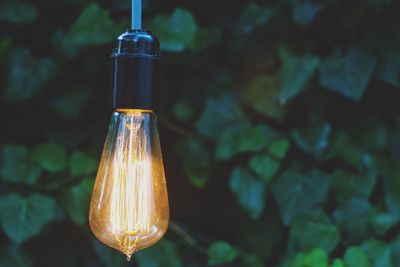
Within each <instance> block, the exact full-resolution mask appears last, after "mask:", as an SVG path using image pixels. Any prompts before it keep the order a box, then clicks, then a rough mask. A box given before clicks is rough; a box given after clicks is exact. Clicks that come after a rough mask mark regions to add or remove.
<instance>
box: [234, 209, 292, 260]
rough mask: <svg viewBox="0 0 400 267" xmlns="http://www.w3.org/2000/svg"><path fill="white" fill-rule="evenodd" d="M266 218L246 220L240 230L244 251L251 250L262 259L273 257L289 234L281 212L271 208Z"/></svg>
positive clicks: (241, 244)
mask: <svg viewBox="0 0 400 267" xmlns="http://www.w3.org/2000/svg"><path fill="white" fill-rule="evenodd" d="M266 218H267V219H266V220H261V219H260V220H256V221H251V222H247V221H246V223H245V224H243V225H242V226H241V231H240V232H239V233H240V237H241V239H240V247H241V248H242V249H243V251H251V253H252V254H254V255H257V256H258V257H259V258H260V259H262V260H267V259H270V257H273V255H274V253H275V251H276V248H277V247H278V246H279V244H280V243H281V241H282V240H283V238H286V234H287V233H286V231H285V230H283V227H282V223H281V221H280V218H279V214H276V212H275V211H272V210H270V211H268V212H267V216H266Z"/></svg>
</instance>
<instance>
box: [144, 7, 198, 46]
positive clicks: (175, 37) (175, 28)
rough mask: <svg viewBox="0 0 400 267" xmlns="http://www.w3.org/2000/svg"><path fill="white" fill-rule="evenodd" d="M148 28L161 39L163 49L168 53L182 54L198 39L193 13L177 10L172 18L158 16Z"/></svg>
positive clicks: (181, 9) (148, 24)
mask: <svg viewBox="0 0 400 267" xmlns="http://www.w3.org/2000/svg"><path fill="white" fill-rule="evenodd" d="M147 27H148V28H149V29H152V31H153V32H154V33H155V34H156V35H157V36H158V37H159V39H160V43H161V49H162V50H165V51H168V52H182V51H183V50H185V49H186V48H187V47H189V46H190V45H191V44H192V42H193V40H194V38H195V37H196V32H197V24H196V21H195V19H194V17H193V15H192V13H191V12H190V11H188V10H186V9H183V8H177V9H175V11H174V12H173V13H172V14H171V15H170V16H157V17H155V18H154V19H153V20H152V21H150V22H149V23H147Z"/></svg>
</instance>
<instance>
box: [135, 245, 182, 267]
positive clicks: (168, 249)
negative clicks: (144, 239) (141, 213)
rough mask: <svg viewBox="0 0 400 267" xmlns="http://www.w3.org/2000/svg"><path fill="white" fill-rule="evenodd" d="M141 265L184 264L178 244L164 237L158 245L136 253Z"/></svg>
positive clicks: (147, 266) (175, 266) (157, 266)
mask: <svg viewBox="0 0 400 267" xmlns="http://www.w3.org/2000/svg"><path fill="white" fill-rule="evenodd" d="M136 260H137V262H138V263H139V267H165V266H168V267H181V266H183V264H182V260H181V258H180V255H179V252H178V249H177V247H176V245H175V244H174V243H173V242H171V241H169V240H167V239H163V240H161V241H160V242H158V243H157V244H156V245H154V246H152V247H150V248H148V249H145V250H142V251H139V252H138V253H137V255H136Z"/></svg>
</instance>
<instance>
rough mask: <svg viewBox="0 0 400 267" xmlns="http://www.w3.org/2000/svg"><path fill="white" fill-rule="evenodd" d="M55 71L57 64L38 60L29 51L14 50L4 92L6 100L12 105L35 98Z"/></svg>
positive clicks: (22, 49) (46, 60) (44, 59)
mask: <svg viewBox="0 0 400 267" xmlns="http://www.w3.org/2000/svg"><path fill="white" fill-rule="evenodd" d="M55 69H56V64H55V62H54V61H53V60H51V59H49V58H41V59H36V58H34V57H32V55H31V53H30V52H29V51H28V50H27V49H24V48H21V49H17V48H14V49H12V50H11V54H10V61H9V67H8V77H7V83H6V85H5V88H4V91H3V94H4V98H5V100H6V101H7V102H10V103H12V102H15V101H18V100H24V99H28V98H31V97H33V96H34V95H36V94H37V93H39V91H40V90H41V89H42V88H43V87H44V86H45V85H46V83H47V82H48V81H49V80H50V78H51V77H52V76H53V74H54V73H55Z"/></svg>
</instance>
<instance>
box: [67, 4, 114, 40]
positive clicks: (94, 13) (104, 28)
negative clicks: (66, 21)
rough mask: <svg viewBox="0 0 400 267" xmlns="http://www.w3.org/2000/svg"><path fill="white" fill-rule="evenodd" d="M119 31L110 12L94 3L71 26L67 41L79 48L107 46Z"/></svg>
mask: <svg viewBox="0 0 400 267" xmlns="http://www.w3.org/2000/svg"><path fill="white" fill-rule="evenodd" d="M89 25H90V26H89ZM119 31H120V29H119V27H118V26H117V25H115V24H114V22H113V21H112V20H111V18H110V15H109V13H108V11H107V10H106V9H104V8H102V7H100V6H99V5H98V4H97V3H92V4H90V5H88V6H87V7H86V8H85V9H84V10H83V11H82V13H81V14H80V15H79V17H78V19H77V20H76V21H75V22H74V24H73V25H72V26H71V28H70V30H69V32H68V34H67V35H66V37H65V41H66V42H68V43H70V44H72V45H74V46H77V47H81V46H88V45H101V44H107V43H110V42H111V41H113V40H114V39H115V36H117V35H118V34H119Z"/></svg>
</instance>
